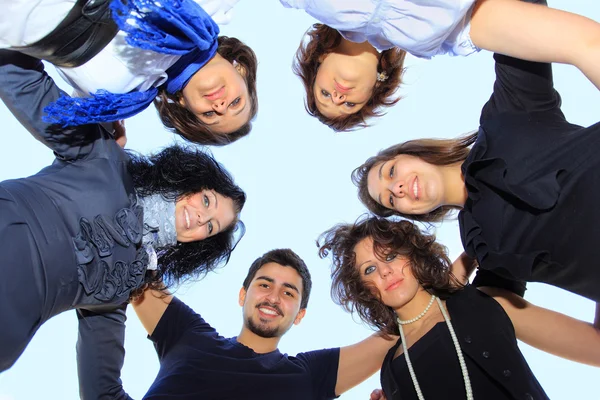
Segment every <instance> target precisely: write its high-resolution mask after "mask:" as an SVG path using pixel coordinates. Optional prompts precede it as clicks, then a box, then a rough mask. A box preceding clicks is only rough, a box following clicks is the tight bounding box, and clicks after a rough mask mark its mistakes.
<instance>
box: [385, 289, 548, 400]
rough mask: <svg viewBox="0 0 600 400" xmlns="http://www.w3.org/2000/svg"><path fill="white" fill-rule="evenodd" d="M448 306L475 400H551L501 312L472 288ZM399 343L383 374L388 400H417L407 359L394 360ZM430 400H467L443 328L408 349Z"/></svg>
mask: <svg viewBox="0 0 600 400" xmlns="http://www.w3.org/2000/svg"><path fill="white" fill-rule="evenodd" d="M446 305H447V307H448V311H449V313H450V318H451V321H452V324H453V326H454V330H455V331H456V335H457V336H458V340H459V343H460V346H461V349H462V351H463V354H464V357H465V362H466V364H467V369H468V373H469V377H470V379H471V387H472V389H473V395H474V397H475V398H476V399H486V400H506V399H523V400H531V399H547V398H548V396H546V394H545V393H544V390H543V389H542V387H541V386H540V384H539V382H538V381H537V379H536V378H535V376H534V375H533V372H532V371H531V370H530V369H529V365H528V364H527V361H525V358H524V357H523V355H522V354H521V351H520V350H519V348H518V346H517V340H516V337H515V332H514V328H513V326H512V323H511V321H510V319H509V318H508V316H507V315H506V313H505V312H504V310H503V309H502V307H501V306H500V305H499V304H498V303H497V302H496V301H495V300H494V299H492V298H491V297H489V296H487V295H486V294H485V293H482V292H480V291H479V290H477V289H475V288H474V287H473V286H471V285H467V286H466V287H465V288H464V289H463V290H461V291H459V292H457V293H455V294H454V295H453V296H452V297H450V298H449V299H448V300H447V302H446ZM400 344H401V343H400V340H398V343H397V344H396V345H395V346H394V347H392V348H391V349H390V350H389V352H388V354H387V356H386V357H385V360H384V362H383V366H382V368H381V387H382V388H383V391H384V393H385V395H386V397H387V398H388V400H399V399H402V400H406V399H411V400H412V399H415V400H416V399H417V394H416V391H415V389H414V385H413V382H412V379H411V377H410V373H409V371H408V366H407V364H406V359H405V357H404V355H403V354H401V355H400V356H399V357H397V358H395V359H394V354H395V353H396V351H397V349H398V347H399V346H400ZM408 352H409V355H410V359H411V362H412V365H413V368H414V370H415V374H416V376H417V380H418V382H419V386H420V387H421V391H422V392H423V396H424V397H425V398H426V399H427V400H431V399H433V400H435V399H465V398H466V392H465V385H464V379H463V376H462V372H461V369H460V364H459V362H458V357H457V354H456V350H455V348H454V343H453V342H452V338H451V336H450V331H449V330H448V326H447V325H446V323H445V322H440V323H438V324H437V325H435V326H434V327H433V328H432V329H431V330H430V331H429V332H427V333H426V334H425V335H424V336H423V337H422V338H421V339H419V340H418V341H417V342H416V343H414V344H413V345H412V346H411V347H410V348H409V349H408Z"/></svg>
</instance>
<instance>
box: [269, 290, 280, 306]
mask: <svg viewBox="0 0 600 400" xmlns="http://www.w3.org/2000/svg"><path fill="white" fill-rule="evenodd" d="M280 300H281V299H280V298H279V292H278V291H277V290H273V291H271V293H269V294H268V295H267V301H268V302H269V303H271V304H279V302H280Z"/></svg>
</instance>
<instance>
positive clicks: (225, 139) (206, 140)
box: [154, 36, 258, 146]
mask: <svg viewBox="0 0 600 400" xmlns="http://www.w3.org/2000/svg"><path fill="white" fill-rule="evenodd" d="M218 41H219V47H218V48H217V52H218V53H219V54H220V55H221V57H223V58H224V59H226V60H227V61H229V62H230V63H233V61H237V63H238V64H239V65H240V66H241V67H242V68H243V70H244V71H245V73H244V74H242V76H243V77H244V80H245V81H246V86H247V87H248V95H249V96H250V98H249V99H248V100H249V102H250V118H249V119H248V122H246V123H245V124H244V125H242V126H241V127H240V128H239V129H238V130H236V131H233V132H229V133H227V134H222V133H216V132H213V131H211V129H210V127H209V126H208V125H206V124H205V123H204V122H202V121H200V120H199V119H198V118H197V117H196V116H195V115H194V113H192V112H191V111H190V110H188V109H187V108H185V107H184V106H182V105H181V104H180V100H181V96H182V94H181V91H179V92H177V93H174V94H170V93H167V91H166V89H165V88H164V87H161V88H159V90H158V96H157V99H156V100H155V101H154V105H155V106H156V109H157V111H158V116H159V117H160V119H161V121H162V123H163V125H164V126H165V127H167V128H168V129H169V130H170V131H172V132H173V133H176V134H178V135H180V136H182V137H183V138H185V139H187V140H189V141H190V142H193V143H199V144H204V145H213V146H224V145H226V144H229V143H232V142H235V141H236V140H238V139H240V138H242V137H244V136H246V135H247V134H248V133H250V131H251V130H252V119H254V117H255V116H256V113H257V112H258V95H257V93H256V70H257V68H258V59H257V58H256V54H254V51H253V50H252V49H251V48H250V47H249V46H247V45H245V44H244V43H243V42H242V41H240V40H238V39H236V38H234V37H227V36H219V38H218Z"/></svg>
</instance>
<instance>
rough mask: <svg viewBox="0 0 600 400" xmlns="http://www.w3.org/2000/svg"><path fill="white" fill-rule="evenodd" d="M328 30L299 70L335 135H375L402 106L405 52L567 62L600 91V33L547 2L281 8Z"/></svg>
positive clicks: (403, 0)
mask: <svg viewBox="0 0 600 400" xmlns="http://www.w3.org/2000/svg"><path fill="white" fill-rule="evenodd" d="M280 2H281V3H282V4H283V5H284V6H285V7H289V8H297V9H303V10H305V11H306V12H307V13H308V14H309V15H311V16H312V17H314V18H316V19H317V20H318V21H320V22H321V23H320V24H315V25H313V27H312V28H310V29H309V30H308V32H307V38H306V40H303V41H302V43H301V44H300V47H299V48H298V51H297V52H296V57H295V60H294V65H293V69H294V72H295V73H296V75H298V76H299V77H300V78H301V79H302V83H303V84H304V88H305V90H306V109H307V111H308V113H309V114H310V115H312V116H315V117H317V118H318V119H319V120H320V121H321V122H323V123H324V124H326V125H328V126H329V127H331V128H333V129H334V130H335V131H347V130H350V129H352V128H355V127H365V126H367V120H368V119H369V118H371V117H374V116H380V115H382V111H383V108H384V107H389V106H391V105H393V104H395V103H396V102H397V101H398V100H399V97H397V96H395V93H396V91H397V89H398V87H399V85H400V83H401V75H402V72H403V62H404V56H405V52H408V53H410V54H412V55H414V56H417V57H422V58H431V57H433V56H435V55H439V54H449V55H461V56H467V55H470V54H472V53H475V52H477V51H479V50H480V49H486V50H489V51H494V52H498V53H502V54H507V55H511V56H514V57H519V58H524V59H528V60H531V61H540V62H561V63H569V64H573V65H575V66H577V67H578V68H580V69H581V70H582V71H583V72H584V73H585V74H586V75H587V76H588V78H590V80H592V81H593V82H594V84H595V85H596V86H597V87H598V88H600V73H598V69H597V68H596V67H595V66H596V65H597V60H598V59H599V57H600V56H599V54H600V51H598V49H597V44H596V43H597V42H598V40H597V38H598V37H599V36H600V26H599V25H598V24H596V23H595V22H594V21H591V20H589V19H587V18H584V17H581V16H578V15H575V14H570V13H567V12H564V11H559V10H555V9H550V8H548V7H544V6H541V5H539V4H538V5H535V4H527V3H543V4H545V0H523V1H517V0H477V1H476V0H433V1H432V0H428V1H422V0H378V1H364V2H350V1H346V0H326V1H323V0H318V1H316V0H280Z"/></svg>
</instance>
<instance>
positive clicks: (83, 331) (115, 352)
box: [77, 305, 131, 400]
mask: <svg viewBox="0 0 600 400" xmlns="http://www.w3.org/2000/svg"><path fill="white" fill-rule="evenodd" d="M125 307H126V305H122V306H121V307H119V308H117V309H114V310H111V311H108V312H103V313H95V312H92V311H88V310H77V318H78V319H79V336H78V339H77V373H78V377H79V396H80V397H81V399H83V400H86V399H90V400H98V399H100V400H109V399H110V400H130V399H131V398H130V397H129V395H128V394H127V393H125V391H124V390H123V385H122V382H121V368H122V367H123V362H124V359H125V349H124V347H123V344H124V342H125V320H126V319H127V317H126V315H125Z"/></svg>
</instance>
